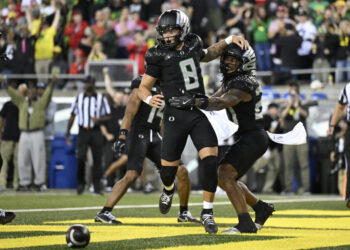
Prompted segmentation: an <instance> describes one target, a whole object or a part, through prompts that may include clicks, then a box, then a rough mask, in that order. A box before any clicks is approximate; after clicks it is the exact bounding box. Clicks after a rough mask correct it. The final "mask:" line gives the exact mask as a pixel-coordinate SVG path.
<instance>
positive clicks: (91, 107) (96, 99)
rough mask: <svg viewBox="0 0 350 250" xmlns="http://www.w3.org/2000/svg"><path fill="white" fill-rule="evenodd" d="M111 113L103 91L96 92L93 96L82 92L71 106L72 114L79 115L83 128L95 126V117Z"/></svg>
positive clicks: (79, 122) (80, 124) (79, 123)
mask: <svg viewBox="0 0 350 250" xmlns="http://www.w3.org/2000/svg"><path fill="white" fill-rule="evenodd" d="M110 113H111V109H110V107H109V105H108V102H107V99H106V97H104V96H103V95H102V94H101V93H94V94H93V95H92V96H88V95H86V94H85V93H80V94H79V95H78V96H77V98H76V99H75V102H74V103H72V106H71V114H72V115H73V114H74V115H75V116H77V117H78V125H79V126H80V127H83V128H93V127H94V126H95V124H94V121H93V118H94V117H96V118H97V119H99V118H101V117H102V116H105V115H109V114H110Z"/></svg>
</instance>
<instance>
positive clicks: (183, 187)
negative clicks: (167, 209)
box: [176, 165, 191, 207]
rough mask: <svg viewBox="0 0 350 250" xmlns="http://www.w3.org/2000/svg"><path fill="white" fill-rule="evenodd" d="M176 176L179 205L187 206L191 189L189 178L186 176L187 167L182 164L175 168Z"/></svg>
mask: <svg viewBox="0 0 350 250" xmlns="http://www.w3.org/2000/svg"><path fill="white" fill-rule="evenodd" d="M176 176H177V180H178V183H177V190H178V193H179V199H180V207H181V206H186V207H187V205H188V200H189V197H190V191H191V180H190V177H189V176H188V171H187V169H186V168H185V167H184V166H183V165H180V166H179V168H178V170H177V173H176Z"/></svg>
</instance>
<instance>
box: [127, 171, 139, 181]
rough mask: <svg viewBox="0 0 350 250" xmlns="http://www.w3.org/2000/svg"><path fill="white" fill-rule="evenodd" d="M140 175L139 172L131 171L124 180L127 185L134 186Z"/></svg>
mask: <svg viewBox="0 0 350 250" xmlns="http://www.w3.org/2000/svg"><path fill="white" fill-rule="evenodd" d="M139 176H140V175H139V173H138V172H137V171H133V170H129V171H127V172H126V174H125V176H124V178H125V180H126V182H127V183H129V184H132V183H134V182H135V181H136V179H137V178H138V177H139Z"/></svg>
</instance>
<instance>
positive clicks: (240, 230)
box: [222, 222, 258, 234]
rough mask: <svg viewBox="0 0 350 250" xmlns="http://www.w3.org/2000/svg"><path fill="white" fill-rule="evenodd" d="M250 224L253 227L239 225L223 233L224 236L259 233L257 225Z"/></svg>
mask: <svg viewBox="0 0 350 250" xmlns="http://www.w3.org/2000/svg"><path fill="white" fill-rule="evenodd" d="M250 224H251V225H248V224H246V225H243V224H240V223H238V224H237V225H236V226H234V227H231V228H229V229H226V230H224V231H222V233H224V234H240V233H256V232H257V231H258V228H257V226H256V224H254V223H253V222H251V223H250Z"/></svg>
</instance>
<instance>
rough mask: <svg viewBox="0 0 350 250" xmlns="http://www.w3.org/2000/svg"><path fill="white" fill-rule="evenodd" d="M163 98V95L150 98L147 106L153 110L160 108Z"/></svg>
mask: <svg viewBox="0 0 350 250" xmlns="http://www.w3.org/2000/svg"><path fill="white" fill-rule="evenodd" d="M163 98H164V96H163V95H159V94H158V95H153V96H152V98H151V99H150V100H149V103H148V104H149V105H150V106H152V107H154V108H158V109H159V108H161V107H163V105H164V101H163Z"/></svg>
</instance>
